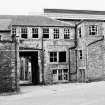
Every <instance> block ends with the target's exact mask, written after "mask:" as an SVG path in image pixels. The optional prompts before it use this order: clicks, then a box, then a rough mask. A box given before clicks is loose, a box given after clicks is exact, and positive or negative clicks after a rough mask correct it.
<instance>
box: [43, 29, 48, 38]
mask: <svg viewBox="0 0 105 105" xmlns="http://www.w3.org/2000/svg"><path fill="white" fill-rule="evenodd" d="M46 30H47V31H46ZM42 34H43V38H45V39H48V38H49V28H43V29H42ZM46 35H47V37H45V36H46Z"/></svg>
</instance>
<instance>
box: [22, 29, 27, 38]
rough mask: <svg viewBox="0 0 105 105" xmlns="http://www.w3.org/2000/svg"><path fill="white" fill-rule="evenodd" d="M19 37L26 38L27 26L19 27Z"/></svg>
mask: <svg viewBox="0 0 105 105" xmlns="http://www.w3.org/2000/svg"><path fill="white" fill-rule="evenodd" d="M21 38H27V27H22V28H21Z"/></svg>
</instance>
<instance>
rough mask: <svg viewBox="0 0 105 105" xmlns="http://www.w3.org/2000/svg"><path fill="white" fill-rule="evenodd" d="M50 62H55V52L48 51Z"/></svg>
mask: <svg viewBox="0 0 105 105" xmlns="http://www.w3.org/2000/svg"><path fill="white" fill-rule="evenodd" d="M50 62H57V52H50Z"/></svg>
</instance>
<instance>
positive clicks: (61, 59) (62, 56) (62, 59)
mask: <svg viewBox="0 0 105 105" xmlns="http://www.w3.org/2000/svg"><path fill="white" fill-rule="evenodd" d="M59 62H66V52H65V51H64V52H59Z"/></svg>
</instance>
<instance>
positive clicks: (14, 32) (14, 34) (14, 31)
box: [12, 27, 16, 40]
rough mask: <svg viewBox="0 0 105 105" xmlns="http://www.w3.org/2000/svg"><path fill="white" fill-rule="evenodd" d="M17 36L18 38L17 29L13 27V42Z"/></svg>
mask: <svg viewBox="0 0 105 105" xmlns="http://www.w3.org/2000/svg"><path fill="white" fill-rule="evenodd" d="M15 36H16V28H15V27H12V40H15Z"/></svg>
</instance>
